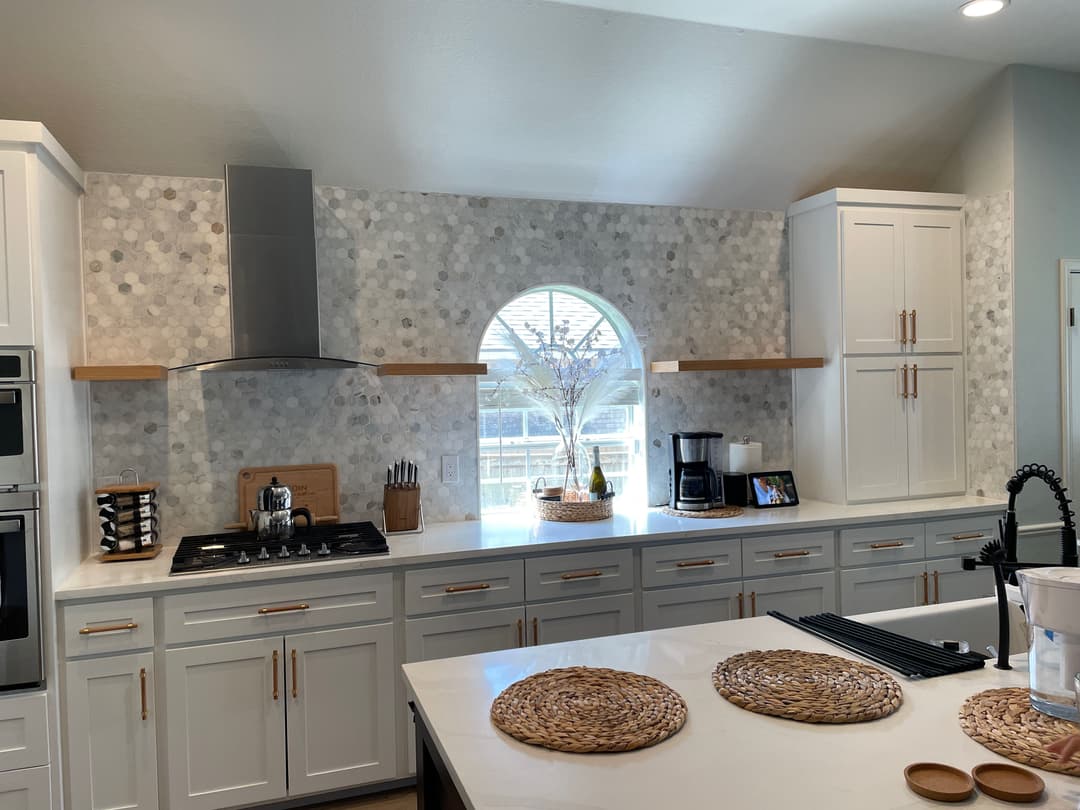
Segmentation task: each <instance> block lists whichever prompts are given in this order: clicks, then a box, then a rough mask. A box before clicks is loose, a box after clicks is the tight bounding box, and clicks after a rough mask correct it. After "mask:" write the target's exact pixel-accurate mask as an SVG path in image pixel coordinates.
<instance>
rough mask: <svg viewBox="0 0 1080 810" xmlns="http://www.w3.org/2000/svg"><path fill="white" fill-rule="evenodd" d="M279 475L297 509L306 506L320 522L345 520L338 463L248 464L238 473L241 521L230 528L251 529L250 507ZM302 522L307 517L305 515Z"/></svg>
mask: <svg viewBox="0 0 1080 810" xmlns="http://www.w3.org/2000/svg"><path fill="white" fill-rule="evenodd" d="M274 476H277V480H278V483H281V484H285V485H286V486H287V487H288V488H289V489H291V490H292V495H293V497H292V505H293V509H299V508H300V507H304V508H306V509H309V510H310V511H311V516H312V517H313V518H315V522H316V523H319V524H325V523H338V522H339V521H340V520H341V517H340V516H341V494H340V492H339V490H338V469H337V465H336V464H285V465H282V466H280V467H244V468H243V469H242V470H240V472H239V473H238V474H237V476H236V490H237V499H238V503H239V504H240V520H239V521H238V522H237V523H229V524H226V526H225V528H226V529H249V530H250V529H251V528H252V523H251V516H250V515H249V514H248V512H249V510H251V509H254V508H255V500H256V497H257V496H258V493H259V490H260V489H262V488H263V487H264V486H266V485H267V484H269V483H270V479H272V478H273V477H274ZM301 523H303V519H302V518H301Z"/></svg>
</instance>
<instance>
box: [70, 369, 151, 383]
mask: <svg viewBox="0 0 1080 810" xmlns="http://www.w3.org/2000/svg"><path fill="white" fill-rule="evenodd" d="M168 376H169V369H167V368H166V367H165V366H75V367H74V368H73V369H71V379H73V380H86V381H89V382H105V381H113V382H115V381H132V380H164V379H166V378H167V377H168Z"/></svg>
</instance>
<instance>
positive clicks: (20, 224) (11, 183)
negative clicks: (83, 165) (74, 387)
mask: <svg viewBox="0 0 1080 810" xmlns="http://www.w3.org/2000/svg"><path fill="white" fill-rule="evenodd" d="M29 212H30V200H29V197H28V189H27V185H26V153H25V152H14V151H12V152H5V151H0V345H2V346H33V345H34V300H33V292H32V290H33V279H32V275H31V264H30V219H29Z"/></svg>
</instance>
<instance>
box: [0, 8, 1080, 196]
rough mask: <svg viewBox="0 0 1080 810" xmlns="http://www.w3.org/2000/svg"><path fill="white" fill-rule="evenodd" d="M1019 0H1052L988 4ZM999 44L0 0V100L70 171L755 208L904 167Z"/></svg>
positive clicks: (647, 20) (876, 180)
mask: <svg viewBox="0 0 1080 810" xmlns="http://www.w3.org/2000/svg"><path fill="white" fill-rule="evenodd" d="M1067 1H1068V4H1069V5H1074V4H1075V5H1080V0H1067ZM611 2H612V3H614V2H615V0H611ZM625 2H626V3H629V2H630V0H625ZM646 2H647V0H639V3H640V4H642V5H644V4H645V3H646ZM661 2H663V4H664V5H665V6H667V5H669V4H670V5H674V4H675V2H676V0H656V4H660V3H661ZM928 2H929V0H903V2H898V3H894V4H892V5H899V6H903V7H904V8H907V7H909V6H912V7H914V6H916V5H925V4H926V3H928ZM948 2H949V3H950V4H951V0H948ZM1033 2H1037V3H1040V4H1043V5H1045V6H1048V7H1053V6H1062V5H1063V3H1064V0H1014V2H1013V6H1012V8H1011V9H1010V10H1009V14H1010V15H1011V14H1012V13H1013V12H1016V11H1019V10H1020V6H1021V4H1025V3H1033ZM656 4H654V5H656ZM684 4H685V5H686V8H687V9H689V8H691V5H693V6H697V7H699V11H700V9H701V8H704V7H705V6H706V5H709V6H722V7H724V8H725V9H727V8H734V7H745V8H746V9H749V8H757V7H761V6H763V5H765V4H770V5H777V4H780V5H789V6H793V5H794V3H786V4H785V3H780V0H745V2H742V3H733V2H726V3H709V4H706V3H705V2H704V0H702V2H699V3H694V4H690V2H689V0H684ZM813 4H814V6H815V8H818V7H821V8H839V7H840V6H844V5H849V6H850V5H851V4H854V5H855V6H859V7H862V6H877V5H889V4H887V3H883V2H878V0H847V2H845V0H813ZM744 13H746V14H752V13H754V12H747V11H745V9H744ZM952 14H955V12H952ZM948 19H950V20H952V19H953V18H952V16H951V14H950V15H949V16H948ZM1002 19H1007V18H1004V17H1003V18H1002ZM758 23H759V24H760V23H761V20H758ZM1077 41H1078V42H1080V39H1078V40H1077ZM1078 49H1080V48H1078ZM1000 61H1001V60H996V62H995V61H971V60H960V59H955V58H951V57H945V56H929V55H925V54H917V53H913V52H910V51H900V50H888V49H883V48H879V47H872V46H866V45H857V44H846V43H839V42H833V41H823V40H821V39H809V38H800V37H792V36H787V35H780V34H774V33H756V32H753V31H740V30H735V29H731V28H723V27H717V26H713V25H704V24H701V23H692V22H685V21H678V20H669V19H662V18H657V17H650V16H642V15H637V14H625V13H612V12H608V11H603V10H597V9H593V8H581V7H578V6H572V5H562V4H557V3H548V2H538V0H318V1H317V2H312V1H311V0H228V1H227V2H221V0H184V2H176V0H139V1H138V2H132V0H93V2H85V1H84V0H4V2H3V5H2V12H0V117H6V118H25V119H36V120H42V121H44V122H45V123H46V124H47V125H48V126H49V127H50V128H51V129H52V130H53V131H54V133H55V134H56V135H57V136H58V137H59V138H60V140H61V142H63V143H64V144H65V145H66V146H67V147H68V148H69V149H70V150H71V152H72V153H73V155H74V156H75V157H76V159H77V160H78V161H79V162H80V163H81V164H82V165H83V167H84V168H86V169H88V170H104V171H131V172H139V173H159V174H181V175H196V176H220V175H221V167H222V164H224V163H225V162H227V161H237V162H265V163H269V164H279V165H294V166H306V167H311V168H314V169H315V172H316V179H317V181H319V182H322V183H334V184H339V185H347V186H359V187H368V188H390V189H406V190H419V191H449V192H459V193H478V194H491V195H499V196H528V197H552V198H560V199H583V200H603V201H615V202H648V203H655V204H682V205H704V206H711V207H742V208H755V207H760V208H772V209H776V208H783V207H784V206H785V205H786V204H787V203H788V202H790V201H791V200H793V199H796V198H798V197H799V196H802V195H804V194H807V193H811V192H814V191H818V190H821V189H824V188H828V187H830V186H832V185H863V186H879V187H882V186H883V187H895V188H919V187H926V186H928V185H929V184H930V183H931V182H932V181H933V180H934V178H935V177H936V176H937V173H938V171H939V169H940V168H941V166H942V165H943V163H944V162H945V160H946V158H947V156H948V155H949V154H950V153H951V152H952V150H953V149H954V148H955V147H956V145H957V143H958V142H959V140H960V139H961V137H962V135H963V133H964V132H965V131H966V129H967V127H968V126H969V124H970V122H971V120H972V117H973V113H974V110H975V108H976V105H977V103H978V96H979V94H980V92H982V91H983V90H984V89H985V88H986V87H987V86H988V85H989V84H990V83H991V82H992V81H993V80H994V78H995V76H996V74H997V73H998V72H999V71H1000V66H999V63H1000Z"/></svg>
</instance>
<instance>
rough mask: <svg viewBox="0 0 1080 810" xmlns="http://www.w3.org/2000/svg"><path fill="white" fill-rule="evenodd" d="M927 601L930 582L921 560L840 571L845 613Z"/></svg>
mask: <svg viewBox="0 0 1080 810" xmlns="http://www.w3.org/2000/svg"><path fill="white" fill-rule="evenodd" d="M929 601H930V585H929V579H928V574H927V572H926V563H923V562H910V563H900V564H899V565H883V566H878V567H876V568H852V569H848V570H845V571H841V572H840V610H841V612H842V613H843V614H844V615H845V616H854V615H857V614H859V613H874V612H876V611H879V610H894V609H895V608H907V607H915V606H916V605H925V604H927V603H928V602H929Z"/></svg>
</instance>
